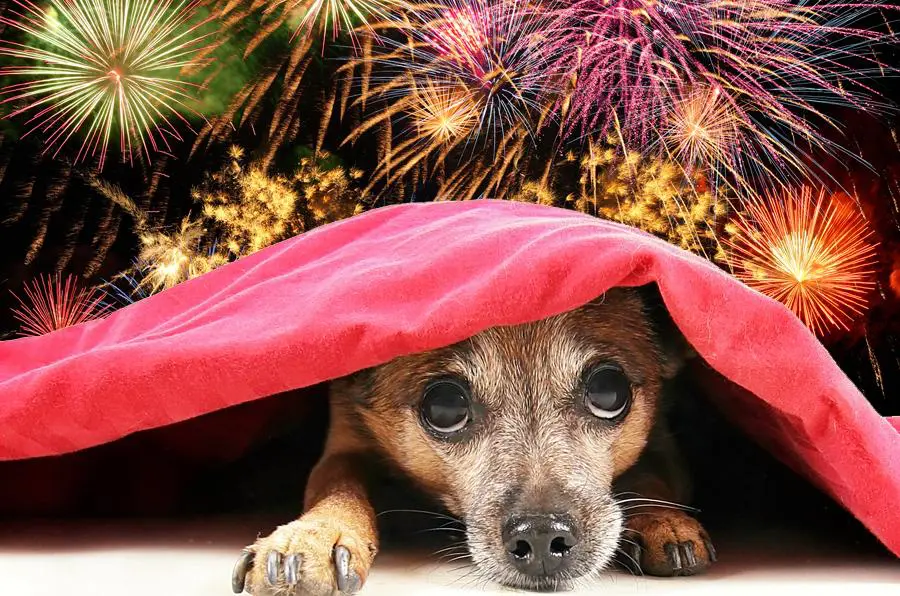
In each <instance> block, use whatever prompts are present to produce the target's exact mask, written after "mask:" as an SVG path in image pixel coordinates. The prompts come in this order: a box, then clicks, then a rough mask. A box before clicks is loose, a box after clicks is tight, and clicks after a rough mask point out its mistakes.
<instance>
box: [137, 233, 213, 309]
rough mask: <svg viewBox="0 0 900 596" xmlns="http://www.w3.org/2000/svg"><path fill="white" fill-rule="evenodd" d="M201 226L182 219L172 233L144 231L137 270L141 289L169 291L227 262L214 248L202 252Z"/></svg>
mask: <svg viewBox="0 0 900 596" xmlns="http://www.w3.org/2000/svg"><path fill="white" fill-rule="evenodd" d="M204 233H205V230H204V228H203V225H202V223H200V222H196V221H191V220H190V219H189V218H187V217H186V218H184V219H183V220H182V221H181V225H180V226H179V228H178V230H177V231H175V232H174V233H171V234H167V233H165V232H162V231H156V232H144V233H142V234H141V235H140V240H141V250H140V254H139V256H138V266H137V269H138V271H139V272H140V274H141V276H142V280H141V283H140V285H141V288H142V289H144V288H149V290H148V291H149V292H150V293H156V292H159V291H160V290H164V289H167V288H171V287H173V286H175V285H177V284H180V283H181V282H183V281H186V280H188V279H192V278H194V277H197V276H198V275H202V274H204V273H207V272H209V271H212V270H213V269H215V268H216V267H219V266H221V265H224V264H225V263H227V262H228V259H227V257H226V256H225V255H222V254H220V253H218V252H216V250H215V247H214V246H213V248H211V249H209V250H206V251H204V250H203V247H202V245H203V236H204Z"/></svg>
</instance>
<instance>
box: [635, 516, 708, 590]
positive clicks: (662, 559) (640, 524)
mask: <svg viewBox="0 0 900 596" xmlns="http://www.w3.org/2000/svg"><path fill="white" fill-rule="evenodd" d="M623 538H624V540H623V541H622V550H623V551H624V552H625V553H627V554H628V557H630V558H631V559H632V560H633V561H635V562H637V563H638V564H639V565H640V571H641V572H642V573H646V574H648V575H657V576H662V577H670V576H674V575H695V574H697V573H701V572H702V571H704V570H706V568H707V567H709V565H710V564H711V563H715V561H716V549H715V548H714V547H713V544H712V541H711V540H710V539H709V535H708V534H707V533H706V530H704V529H703V526H701V525H700V522H698V521H697V520H696V519H694V518H693V517H691V516H689V515H688V514H686V513H684V512H682V511H678V510H670V509H663V510H655V511H653V512H647V513H641V514H637V515H635V516H634V517H632V518H630V519H629V520H628V522H627V529H626V530H625V534H624V536H623Z"/></svg>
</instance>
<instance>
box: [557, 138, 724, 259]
mask: <svg viewBox="0 0 900 596" xmlns="http://www.w3.org/2000/svg"><path fill="white" fill-rule="evenodd" d="M613 142H614V140H613V139H609V140H608V141H607V143H605V144H594V143H589V145H588V153H587V155H586V156H584V157H583V158H582V159H581V164H580V167H581V172H582V175H581V181H580V182H581V190H580V194H579V196H578V197H577V198H576V199H575V205H574V206H575V208H576V209H577V210H579V211H583V212H586V213H592V214H595V215H599V216H602V217H605V218H607V219H611V220H614V221H618V222H620V223H624V224H628V225H631V226H635V227H638V228H641V229H642V230H645V231H647V232H650V233H652V234H656V235H658V236H660V237H662V238H665V239H666V240H668V241H669V242H671V243H672V244H675V245H677V246H680V247H681V248H684V249H686V250H690V251H693V252H697V253H701V254H704V255H705V256H707V257H710V258H713V259H716V260H719V259H721V258H723V257H724V253H723V252H722V250H721V246H720V244H719V240H718V230H719V226H720V223H719V222H720V221H721V220H722V219H723V218H724V215H725V213H726V211H727V202H726V201H725V199H724V197H721V196H719V193H714V192H711V191H710V190H709V189H708V188H706V183H705V181H704V180H703V179H702V177H700V176H699V175H698V174H696V173H695V174H693V175H688V173H687V172H685V170H684V169H683V168H681V167H680V166H679V165H678V164H676V163H674V162H672V161H668V160H664V159H659V158H654V159H650V158H646V157H644V156H642V155H641V154H640V153H639V152H637V151H627V152H626V155H625V156H622V155H621V154H620V152H619V151H617V150H616V148H615V147H614V145H613ZM573 157H574V156H573Z"/></svg>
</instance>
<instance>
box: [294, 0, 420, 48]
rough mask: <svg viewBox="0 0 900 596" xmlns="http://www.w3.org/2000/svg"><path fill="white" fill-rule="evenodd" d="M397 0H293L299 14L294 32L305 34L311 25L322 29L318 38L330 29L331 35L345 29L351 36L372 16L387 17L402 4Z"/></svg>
mask: <svg viewBox="0 0 900 596" xmlns="http://www.w3.org/2000/svg"><path fill="white" fill-rule="evenodd" d="M403 5H404V3H403V2H402V1H401V0H297V1H296V2H294V7H295V8H296V9H297V10H299V11H300V12H301V13H302V14H303V18H302V19H301V21H300V26H299V27H298V29H297V30H298V32H300V33H302V34H306V35H309V34H311V33H312V32H313V31H314V30H315V29H317V28H319V29H321V30H322V42H323V43H324V42H325V35H326V34H327V33H328V30H329V29H330V30H331V37H332V39H334V38H336V37H337V36H338V35H339V34H340V33H341V31H347V32H349V33H350V35H351V39H353V30H354V29H355V28H356V27H357V26H359V25H363V26H368V24H369V20H370V19H372V18H373V17H375V18H378V19H381V20H384V19H387V18H388V16H389V14H390V13H391V11H392V9H394V10H395V9H398V8H400V7H402V6H403Z"/></svg>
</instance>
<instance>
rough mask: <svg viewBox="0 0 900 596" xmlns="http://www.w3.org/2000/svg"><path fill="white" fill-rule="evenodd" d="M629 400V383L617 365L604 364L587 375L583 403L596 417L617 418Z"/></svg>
mask: <svg viewBox="0 0 900 596" xmlns="http://www.w3.org/2000/svg"><path fill="white" fill-rule="evenodd" d="M630 401H631V383H630V382H629V381H628V377H626V376H625V373H624V372H622V370H621V369H620V368H618V367H617V366H613V365H610V364H604V365H602V366H599V367H597V368H595V369H594V370H592V371H591V373H590V374H589V375H588V377H587V382H586V383H585V392H584V405H585V406H587V409H588V410H590V412H591V414H593V415H594V416H596V417H597V418H603V419H604V420H613V419H615V418H618V417H619V416H621V415H622V414H623V413H624V412H625V410H626V409H627V408H628V404H629V403H630Z"/></svg>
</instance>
